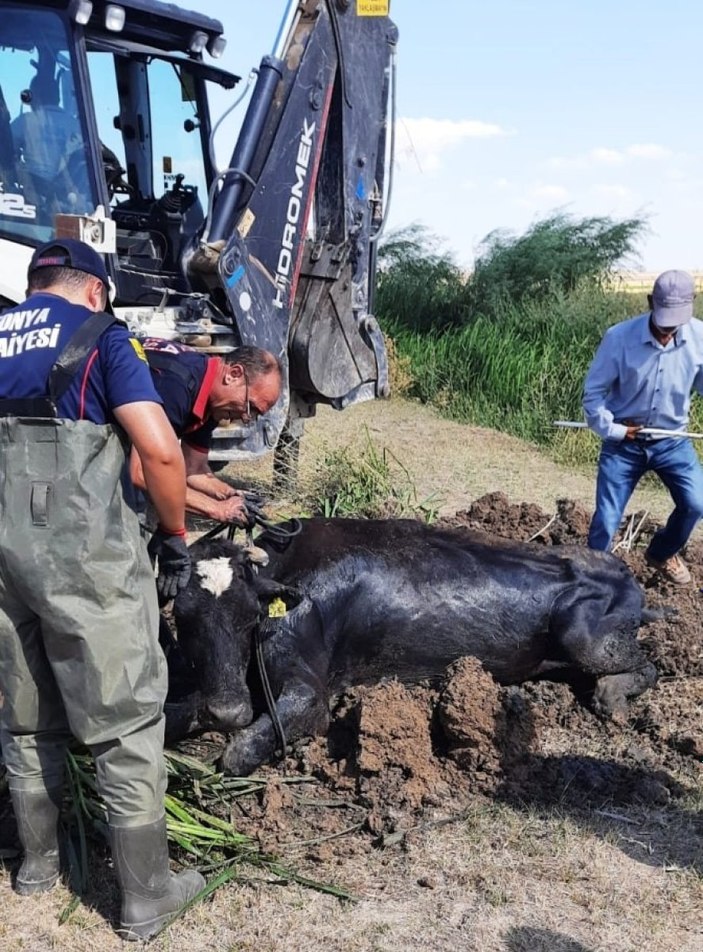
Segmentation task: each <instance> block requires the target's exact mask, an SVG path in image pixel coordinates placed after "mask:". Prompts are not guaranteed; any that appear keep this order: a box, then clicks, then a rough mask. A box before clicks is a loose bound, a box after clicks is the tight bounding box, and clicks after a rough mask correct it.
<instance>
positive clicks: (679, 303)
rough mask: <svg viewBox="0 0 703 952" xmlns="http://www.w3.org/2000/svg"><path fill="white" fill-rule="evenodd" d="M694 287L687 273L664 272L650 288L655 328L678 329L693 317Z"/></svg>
mask: <svg viewBox="0 0 703 952" xmlns="http://www.w3.org/2000/svg"><path fill="white" fill-rule="evenodd" d="M695 296H696V286H695V284H694V281H693V278H692V277H691V275H690V274H689V273H688V272H687V271H664V272H663V273H662V274H660V275H659V277H658V278H657V280H656V281H655V282H654V287H653V288H652V320H653V321H654V323H655V324H656V325H657V327H679V326H680V325H681V324H687V323H688V322H689V321H690V320H691V318H692V317H693V299H694V297H695Z"/></svg>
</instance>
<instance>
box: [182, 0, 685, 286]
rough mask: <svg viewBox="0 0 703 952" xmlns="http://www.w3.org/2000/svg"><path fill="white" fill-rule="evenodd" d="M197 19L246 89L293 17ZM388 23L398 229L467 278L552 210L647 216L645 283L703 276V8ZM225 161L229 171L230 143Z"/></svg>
mask: <svg viewBox="0 0 703 952" xmlns="http://www.w3.org/2000/svg"><path fill="white" fill-rule="evenodd" d="M180 2H182V3H183V5H184V6H193V4H192V0H191V2H190V3H189V2H188V0H180ZM198 9H200V10H201V12H203V13H206V14H208V15H210V16H214V17H216V18H218V19H219V20H221V21H222V23H223V24H224V26H225V35H226V36H227V38H228V48H227V50H226V51H225V54H224V57H223V60H222V65H223V66H225V67H226V68H227V69H231V70H232V71H234V72H237V73H239V74H241V75H243V76H246V75H247V73H248V71H249V69H250V68H251V67H252V66H254V65H256V64H257V63H258V61H259V59H260V58H261V56H262V55H263V54H264V53H268V52H270V51H271V48H272V46H273V43H274V40H275V37H276V33H277V29H278V25H279V22H280V18H281V16H282V13H283V11H284V9H285V3H284V0H257V2H255V3H254V2H251V0H203V2H202V5H201V6H199V7H198ZM391 16H392V17H393V19H394V20H395V22H396V24H397V26H398V28H399V31H400V43H399V48H398V135H397V139H398V148H397V156H396V180H395V186H394V194H393V200H392V206H391V212H390V220H389V225H390V227H399V226H402V225H405V224H408V223H410V222H413V221H419V222H422V223H423V224H425V225H427V227H428V228H429V229H430V230H431V231H432V232H434V233H435V234H437V235H439V236H440V237H442V238H443V239H445V242H446V244H445V248H446V249H447V250H450V251H452V252H453V253H454V256H455V258H456V259H457V261H458V262H459V263H460V264H462V265H464V266H466V267H470V266H471V263H472V260H473V257H474V254H475V252H476V250H477V248H478V246H479V244H480V242H481V240H482V238H484V237H485V235H486V234H488V233H489V232H490V231H492V230H494V229H507V230H509V231H512V232H515V233H521V232H523V231H524V230H525V229H526V228H527V227H528V226H529V225H530V223H531V222H533V221H535V220H537V219H539V218H541V217H543V216H544V215H546V214H548V213H549V212H551V211H553V210H555V209H562V210H564V211H566V212H569V213H571V214H573V215H575V216H579V217H581V216H587V215H609V216H612V217H614V218H618V219H619V218H625V217H630V216H642V215H644V216H646V217H647V218H648V219H649V233H648V234H646V235H645V237H644V238H643V240H642V241H641V242H640V244H639V247H638V251H639V254H640V259H639V262H638V266H639V267H641V268H643V269H645V270H650V271H660V270H664V269H666V268H687V269H690V270H698V269H703V247H702V246H701V238H700V237H699V225H700V223H701V222H703V120H701V117H700V101H701V93H702V87H703V80H702V79H701V74H702V73H703V69H702V68H701V32H702V29H703V4H700V3H695V2H693V0H685V2H684V0H669V2H668V3H654V2H653V0H639V2H637V3H635V2H634V0H587V2H580V3H579V2H569V0H484V2H483V3H478V2H474V0H391ZM240 108H241V107H240ZM220 150H221V151H222V152H223V154H224V157H228V156H229V151H230V143H229V141H228V133H227V131H226V130H225V129H224V127H223V132H222V135H221V136H218V154H219V152H220Z"/></svg>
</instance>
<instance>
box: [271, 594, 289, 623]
mask: <svg viewBox="0 0 703 952" xmlns="http://www.w3.org/2000/svg"><path fill="white" fill-rule="evenodd" d="M287 614H288V609H287V608H286V603H285V602H284V601H283V599H282V598H274V600H273V601H272V602H270V603H269V618H285V617H286V615H287Z"/></svg>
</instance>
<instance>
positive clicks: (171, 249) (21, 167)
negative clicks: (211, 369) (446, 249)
mask: <svg viewBox="0 0 703 952" xmlns="http://www.w3.org/2000/svg"><path fill="white" fill-rule="evenodd" d="M203 6H207V4H203ZM234 6H235V4H234V3H233V7H234ZM282 7H283V9H282V14H281V22H280V27H279V29H278V33H277V36H276V38H275V41H274V43H273V48H272V52H271V53H270V54H267V55H264V56H263V58H262V59H261V61H260V63H259V65H258V67H257V68H255V69H253V70H252V71H251V73H250V82H249V84H248V87H249V88H247V90H245V92H247V93H248V100H247V105H246V108H245V111H244V114H243V118H242V120H241V125H240V128H239V133H238V135H237V137H236V141H235V142H234V145H233V147H232V152H231V158H230V159H229V161H228V162H227V164H226V166H225V167H222V168H221V167H219V165H218V161H217V155H216V149H215V139H216V134H217V132H218V130H219V128H220V124H221V123H222V121H223V120H224V119H225V118H226V116H227V115H228V114H229V113H230V111H231V110H232V109H233V108H234V107H235V105H237V104H238V102H239V100H240V99H241V100H243V99H244V96H243V95H241V94H239V91H238V90H237V89H236V87H237V84H238V83H239V82H240V77H238V76H236V75H234V74H232V73H230V72H228V71H227V70H224V69H222V68H220V66H218V63H217V61H218V59H220V58H221V56H222V53H223V51H224V49H225V45H226V38H225V35H224V28H223V26H222V24H221V23H220V22H219V21H218V20H216V19H213V18H211V17H209V16H207V15H206V14H205V13H200V12H194V11H189V10H185V9H181V8H180V7H177V6H176V5H175V4H172V3H165V2H161V0H118V2H106V0H0V306H7V305H9V304H14V303H16V302H18V301H20V300H22V298H23V297H24V290H25V275H26V270H27V265H28V262H29V259H30V257H31V254H32V252H33V250H34V248H36V247H37V246H38V245H39V244H41V243H43V242H45V241H48V240H50V239H52V238H54V237H57V238H61V237H64V238H66V237H74V238H80V239H82V240H83V241H86V242H88V243H89V244H91V245H92V246H93V247H94V248H95V249H96V250H97V251H100V252H101V253H103V254H104V255H105V260H106V262H107V265H108V270H109V273H110V276H111V281H112V284H113V297H114V299H113V309H114V311H115V313H116V314H117V316H118V317H119V318H121V319H122V320H124V321H125V322H126V324H127V325H128V326H129V328H130V330H131V331H132V332H133V333H134V334H136V335H137V336H139V337H142V338H146V337H159V338H164V339H167V340H171V341H176V342H179V343H185V344H189V345H190V346H194V347H198V348H200V349H202V350H203V351H205V352H207V353H211V354H226V353H228V352H230V351H231V350H232V349H233V348H235V347H237V346H240V345H255V346H258V347H263V348H266V349H267V350H270V351H272V352H273V353H275V354H276V355H277V356H278V357H279V359H280V361H281V364H282V367H283V370H284V384H285V385H284V387H283V392H282V394H281V398H280V400H279V401H278V403H277V404H276V406H275V407H273V409H272V410H271V411H269V413H267V414H265V415H264V416H263V417H262V418H260V419H258V420H253V421H251V422H250V423H247V424H246V425H245V424H240V425H235V426H229V427H221V428H218V429H217V430H216V431H215V434H214V436H215V439H214V440H213V448H212V450H211V453H210V458H211V460H212V461H213V462H214V463H219V464H220V465H223V464H224V463H226V462H227V461H231V460H244V459H251V458H254V457H258V456H261V455H263V454H264V453H267V452H269V451H272V450H276V448H277V447H278V450H280V448H281V447H283V446H289V447H290V446H295V445H296V441H297V440H298V438H299V437H300V435H301V433H302V428H303V424H304V420H305V419H306V418H309V417H310V416H312V415H314V413H315V409H316V407H317V405H319V404H327V405H329V406H331V407H334V408H335V409H338V410H341V409H344V408H346V407H348V406H350V405H352V404H355V403H358V402H360V401H363V400H370V399H375V398H381V397H385V396H387V395H388V367H387V359H386V351H385V346H384V341H383V335H382V333H381V331H380V329H379V325H378V323H377V321H376V319H375V318H374V316H373V288H374V280H375V274H376V260H377V250H378V239H379V237H380V235H381V233H382V230H383V226H384V223H385V221H386V217H387V210H388V202H389V198H390V191H391V171H390V170H391V169H392V154H393V126H394V123H393V109H394V101H395V52H396V46H397V39H398V33H397V29H396V27H395V25H394V23H393V22H392V21H391V19H390V18H389V12H390V11H389V0H289V2H287V3H284V4H282ZM214 90H217V91H218V92H217V95H215V96H213V91H214ZM223 97H229V99H230V100H231V103H230V104H229V105H228V106H227V108H226V110H225V111H224V112H223V114H222V115H220V116H218V117H215V116H214V115H213V114H212V113H213V110H212V103H213V102H214V101H215V100H217V101H221V100H222V99H223ZM243 108H244V107H243Z"/></svg>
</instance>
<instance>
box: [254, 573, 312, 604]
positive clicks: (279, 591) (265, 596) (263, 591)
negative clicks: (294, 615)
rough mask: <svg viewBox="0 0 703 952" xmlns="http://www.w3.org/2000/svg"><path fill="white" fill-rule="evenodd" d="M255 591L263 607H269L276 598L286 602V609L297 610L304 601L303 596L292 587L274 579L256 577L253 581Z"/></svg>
mask: <svg viewBox="0 0 703 952" xmlns="http://www.w3.org/2000/svg"><path fill="white" fill-rule="evenodd" d="M252 585H253V587H254V591H255V592H256V594H257V595H258V596H259V601H260V602H261V604H262V605H265V606H268V605H269V604H270V603H271V602H272V601H273V600H274V599H275V598H280V599H281V600H282V601H284V602H285V604H286V608H288V609H290V608H295V606H296V605H299V604H300V602H301V600H302V595H301V594H300V593H299V592H298V591H297V590H296V589H294V588H291V587H290V585H282V584H281V583H280V582H276V581H275V580H274V579H272V578H262V577H261V576H260V575H255V576H254V578H253V579H252Z"/></svg>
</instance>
